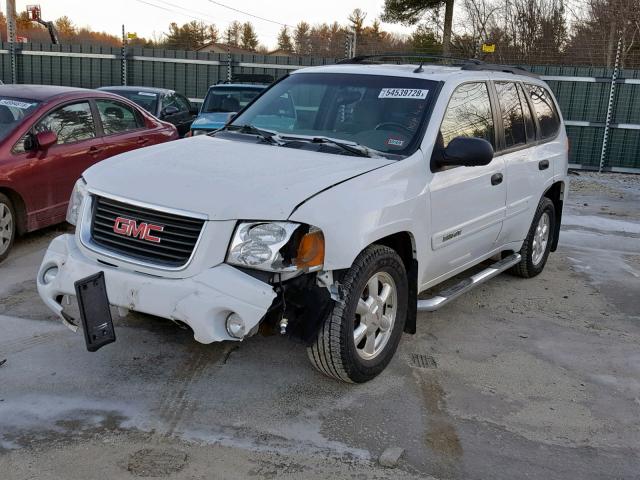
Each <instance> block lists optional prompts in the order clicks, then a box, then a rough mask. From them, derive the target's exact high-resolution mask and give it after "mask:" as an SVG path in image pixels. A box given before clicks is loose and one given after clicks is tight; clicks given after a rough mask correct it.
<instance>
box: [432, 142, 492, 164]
mask: <svg viewBox="0 0 640 480" xmlns="http://www.w3.org/2000/svg"><path fill="white" fill-rule="evenodd" d="M491 160H493V147H492V146H491V144H490V143H489V142H487V141H486V140H485V139H484V138H475V137H456V138H454V139H453V140H451V141H450V142H449V145H447V148H445V149H444V151H443V152H442V155H441V156H440V158H439V159H438V165H439V166H441V167H444V166H447V167H448V166H463V167H479V166H482V165H489V163H491Z"/></svg>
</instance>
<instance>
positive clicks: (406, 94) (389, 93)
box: [378, 88, 429, 100]
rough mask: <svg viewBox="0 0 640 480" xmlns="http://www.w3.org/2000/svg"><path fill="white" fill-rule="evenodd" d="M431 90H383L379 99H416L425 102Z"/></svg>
mask: <svg viewBox="0 0 640 480" xmlns="http://www.w3.org/2000/svg"><path fill="white" fill-rule="evenodd" d="M428 93H429V90H425V89H422V88H383V89H382V90H380V94H379V95H378V98H415V99H418V100H424V99H425V98H427V94H428Z"/></svg>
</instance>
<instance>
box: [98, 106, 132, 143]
mask: <svg viewBox="0 0 640 480" xmlns="http://www.w3.org/2000/svg"><path fill="white" fill-rule="evenodd" d="M96 105H97V106H98V112H100V120H101V121H102V129H103V131H104V134H105V135H113V134H115V133H122V132H128V131H130V130H137V129H138V128H140V127H142V125H143V123H142V119H141V118H140V115H139V114H138V112H136V111H135V110H134V109H133V107H130V106H129V105H125V104H123V103H120V102H115V101H113V100H96Z"/></svg>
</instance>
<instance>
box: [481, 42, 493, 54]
mask: <svg viewBox="0 0 640 480" xmlns="http://www.w3.org/2000/svg"><path fill="white" fill-rule="evenodd" d="M495 51H496V44H495V43H483V44H482V52H483V53H493V52H495Z"/></svg>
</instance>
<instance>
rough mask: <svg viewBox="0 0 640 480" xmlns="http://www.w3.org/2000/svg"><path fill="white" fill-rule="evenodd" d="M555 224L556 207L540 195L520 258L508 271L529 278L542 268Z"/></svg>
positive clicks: (547, 254)
mask: <svg viewBox="0 0 640 480" xmlns="http://www.w3.org/2000/svg"><path fill="white" fill-rule="evenodd" d="M555 225H556V209H555V207H554V205H553V202H552V201H551V200H549V199H548V198H547V197H542V199H541V200H540V203H539V204H538V208H537V209H536V213H535V215H534V216H533V222H531V227H530V228H529V233H528V235H527V238H526V239H525V241H524V244H523V245H522V249H521V250H520V255H522V260H520V263H518V264H517V265H516V266H514V267H512V268H511V270H509V272H510V273H512V274H514V275H517V276H519V277H523V278H531V277H535V276H536V275H538V274H539V273H540V272H542V270H544V266H545V265H546V263H547V258H548V257H549V252H550V250H551V241H552V239H553V236H554V235H555Z"/></svg>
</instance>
